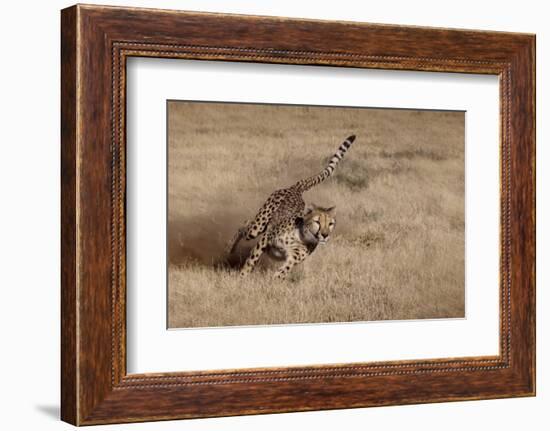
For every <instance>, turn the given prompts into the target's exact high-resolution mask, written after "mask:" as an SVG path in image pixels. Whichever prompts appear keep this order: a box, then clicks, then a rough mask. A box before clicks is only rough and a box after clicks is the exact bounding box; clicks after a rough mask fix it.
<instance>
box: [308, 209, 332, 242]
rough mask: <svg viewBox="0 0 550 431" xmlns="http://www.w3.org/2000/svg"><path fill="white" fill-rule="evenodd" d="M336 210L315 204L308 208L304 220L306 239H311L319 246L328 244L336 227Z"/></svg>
mask: <svg viewBox="0 0 550 431" xmlns="http://www.w3.org/2000/svg"><path fill="white" fill-rule="evenodd" d="M335 208H336V207H330V208H323V207H320V206H317V205H315V204H313V205H310V206H308V208H307V209H306V211H305V213H304V218H303V220H304V222H303V223H304V224H303V227H304V231H305V232H304V233H305V234H306V237H308V236H309V237H311V239H312V241H313V242H316V243H318V244H326V243H327V242H328V240H329V239H330V234H331V233H332V230H333V229H334V226H335V225H336V219H335V218H334V216H335V212H336V211H335Z"/></svg>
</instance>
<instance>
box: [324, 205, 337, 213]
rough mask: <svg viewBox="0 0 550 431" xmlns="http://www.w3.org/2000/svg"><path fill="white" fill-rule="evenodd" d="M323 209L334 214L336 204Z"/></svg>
mask: <svg viewBox="0 0 550 431" xmlns="http://www.w3.org/2000/svg"><path fill="white" fill-rule="evenodd" d="M325 211H326V212H327V213H329V214H334V213H335V212H336V205H335V206H332V207H330V208H326V209H325Z"/></svg>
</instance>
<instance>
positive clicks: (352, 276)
mask: <svg viewBox="0 0 550 431" xmlns="http://www.w3.org/2000/svg"><path fill="white" fill-rule="evenodd" d="M168 113H169V211H168V221H169V238H168V239H169V261H170V264H169V270H168V279H169V283H168V286H169V326H170V327H204V326H225V325H254V324H275V323H305V322H343V321H368V320H386V319H391V320H400V319H424V318H449V317H463V316H464V114H463V113H461V112H430V111H409V110H382V109H349V108H346V109H344V108H313V107H296V106H282V107H279V106H269V105H266V106H262V105H237V104H214V103H184V102H170V104H169V110H168ZM350 134H356V135H357V140H356V142H355V143H354V145H353V147H352V148H351V150H350V152H349V153H348V154H347V155H346V158H345V159H344V161H343V162H342V164H341V165H340V166H339V167H338V169H337V171H336V174H335V176H334V177H333V178H331V179H330V180H329V181H327V182H326V183H324V184H322V185H320V186H319V187H318V188H316V189H313V190H311V191H310V192H307V193H306V194H305V199H306V202H315V203H317V204H319V205H324V206H331V205H336V207H337V216H336V217H337V227H336V229H335V231H334V233H333V235H332V239H331V241H330V242H329V243H328V244H327V245H326V246H324V247H319V248H318V249H317V250H316V251H315V253H314V254H313V255H312V256H311V257H309V258H308V259H307V260H306V261H305V263H304V264H303V265H301V267H300V268H297V269H295V270H294V272H293V273H292V275H291V277H290V278H289V279H288V280H286V281H283V282H280V281H275V280H273V279H272V277H271V275H272V270H273V269H272V268H273V263H272V262H269V259H268V258H265V259H263V261H262V264H261V265H260V268H257V269H256V270H255V271H254V272H253V274H252V275H251V276H250V277H249V278H247V279H244V280H243V279H241V278H240V277H239V276H238V273H236V272H235V271H231V270H229V269H227V268H226V269H223V268H219V267H217V266H216V263H217V262H218V261H219V259H220V258H221V257H222V255H223V249H224V247H225V245H226V243H227V241H228V240H229V239H230V238H231V236H232V235H233V234H234V233H235V231H236V229H237V228H238V227H239V226H240V225H241V223H242V222H243V220H245V219H247V218H249V217H252V216H253V215H254V214H255V211H256V210H257V209H258V208H259V207H260V206H261V204H262V203H263V202H264V200H265V199H266V198H267V196H268V195H269V194H270V193H271V192H272V191H273V190H275V189H277V188H281V187H286V186H288V185H291V184H292V183H294V182H295V181H297V180H299V179H301V178H303V177H305V176H309V175H312V174H313V173H316V172H317V171H319V170H320V169H321V168H322V166H323V163H324V162H325V161H326V160H328V158H329V157H330V156H331V155H332V153H333V152H334V151H335V150H336V148H337V147H338V145H339V144H340V143H341V141H342V140H343V139H344V138H345V137H347V136H348V135H350ZM242 252H243V253H245V252H246V249H245V250H243V251H242Z"/></svg>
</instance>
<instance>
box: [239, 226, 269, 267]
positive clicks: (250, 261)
mask: <svg viewBox="0 0 550 431" xmlns="http://www.w3.org/2000/svg"><path fill="white" fill-rule="evenodd" d="M266 247H267V235H266V234H263V235H262V236H261V237H260V239H259V240H258V243H257V244H256V245H255V246H254V248H253V249H252V251H251V252H250V255H249V256H248V258H247V259H246V262H245V263H244V265H243V267H242V269H241V276H242V277H245V276H247V275H248V274H250V272H251V271H252V269H253V268H254V266H256V264H257V263H258V261H259V260H260V256H261V255H262V253H263V252H264V250H265V248H266Z"/></svg>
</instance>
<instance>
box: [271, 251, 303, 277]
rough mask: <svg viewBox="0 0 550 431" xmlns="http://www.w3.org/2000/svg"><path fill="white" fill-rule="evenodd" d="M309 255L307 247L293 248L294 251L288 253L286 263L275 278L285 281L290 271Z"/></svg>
mask: <svg viewBox="0 0 550 431" xmlns="http://www.w3.org/2000/svg"><path fill="white" fill-rule="evenodd" d="M308 254H309V253H308V250H307V248H306V247H305V246H298V247H294V248H292V250H291V251H290V252H289V253H287V256H286V260H285V263H284V264H283V265H282V266H281V267H280V268H279V270H278V271H277V272H276V273H275V278H278V279H279V280H284V279H285V278H286V276H287V275H288V273H289V272H290V270H291V269H292V268H293V267H294V266H295V265H297V264H298V263H300V262H303V261H304V259H305V258H306V257H307V255H308Z"/></svg>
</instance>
